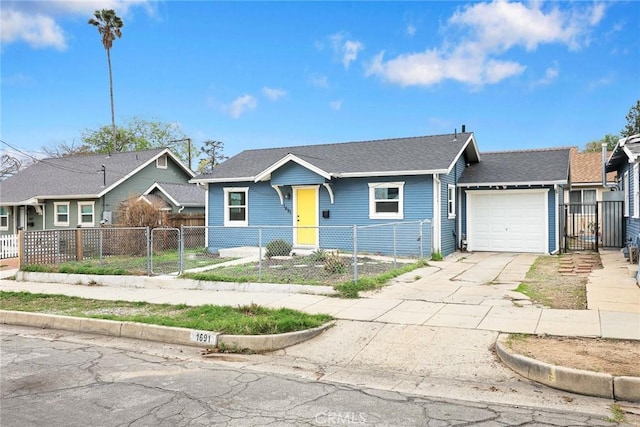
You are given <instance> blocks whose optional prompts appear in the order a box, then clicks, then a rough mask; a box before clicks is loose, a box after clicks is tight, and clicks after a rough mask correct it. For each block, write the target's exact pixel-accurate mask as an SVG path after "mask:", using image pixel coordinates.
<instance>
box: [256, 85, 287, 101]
mask: <svg viewBox="0 0 640 427" xmlns="http://www.w3.org/2000/svg"><path fill="white" fill-rule="evenodd" d="M262 93H263V94H264V95H265V96H266V97H267V98H269V99H270V100H272V101H277V100H278V99H280V98H282V97H284V96H287V92H286V91H284V90H282V89H275V88H271V87H266V86H265V87H263V88H262Z"/></svg>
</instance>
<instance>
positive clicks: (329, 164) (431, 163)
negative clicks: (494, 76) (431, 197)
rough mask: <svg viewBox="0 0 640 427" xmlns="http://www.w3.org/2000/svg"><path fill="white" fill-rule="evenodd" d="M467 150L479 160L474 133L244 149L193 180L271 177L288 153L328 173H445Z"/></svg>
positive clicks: (337, 174) (352, 174)
mask: <svg viewBox="0 0 640 427" xmlns="http://www.w3.org/2000/svg"><path fill="white" fill-rule="evenodd" d="M463 152H466V153H467V155H468V157H469V159H470V161H477V160H478V151H477V147H476V143H475V139H474V137H473V133H454V134H446V135H434V136H420V137H412V138H396V139H383V140H376V141H358V142H346V143H337V144H320V145H304V146H294V147H281V148H268V149H258V150H246V151H243V152H241V153H240V154H238V155H236V156H233V157H231V158H230V159H229V160H227V161H225V162H223V163H221V164H219V165H218V166H216V167H215V168H214V169H213V172H212V173H211V174H202V175H198V176H197V177H195V178H194V179H193V180H192V182H229V181H236V182H237V181H254V180H256V178H258V179H262V178H268V176H265V171H268V170H269V169H270V168H271V167H273V166H274V165H277V164H278V162H281V161H283V160H286V159H287V158H294V159H295V160H299V161H300V162H303V163H306V164H308V165H309V166H312V167H314V168H316V169H317V170H320V171H323V173H326V175H327V176H330V177H350V176H351V177H354V176H381V175H392V174H393V175H405V174H406V175H417V174H429V173H446V172H448V171H449V170H450V169H451V168H452V167H453V165H454V163H455V161H456V160H457V159H458V158H459V156H460V155H461V154H462V153H463ZM287 156H289V157H287ZM267 175H268V174H267ZM261 177H262V178H261Z"/></svg>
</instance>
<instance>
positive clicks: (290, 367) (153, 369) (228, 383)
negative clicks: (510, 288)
mask: <svg viewBox="0 0 640 427" xmlns="http://www.w3.org/2000/svg"><path fill="white" fill-rule="evenodd" d="M381 333H383V332H379V333H378V335H379V334H381ZM0 338H1V339H2V341H1V343H2V345H1V347H0V349H1V356H2V357H1V364H0V374H1V383H0V384H1V401H0V405H1V406H0V423H1V424H2V425H3V426H4V425H6V426H31V425H49V426H86V425H92V426H191V425H221V426H252V425H273V426H305V425H309V426H322V425H367V426H417V425H420V426H449V425H487V426H488V425H491V426H501V425H554V426H558V425H576V426H604V425H615V424H614V423H611V422H608V421H607V420H606V417H607V416H609V415H611V414H610V413H607V411H606V408H607V406H606V405H605V403H606V402H607V401H606V400H603V399H593V398H591V399H592V400H589V398H586V397H585V398H581V399H576V400H575V402H576V404H572V402H574V401H573V400H572V399H573V397H572V398H571V399H566V401H565V404H566V406H565V407H563V408H560V407H559V408H553V409H550V408H551V406H552V405H548V406H547V409H540V408H530V407H527V406H526V405H514V404H503V403H500V402H499V400H500V399H493V401H491V399H484V401H483V399H477V400H476V401H475V402H474V401H463V400H456V399H453V398H449V397H441V396H440V397H436V396H427V395H426V394H420V393H408V392H403V391H398V390H392V389H391V388H389V387H385V385H384V384H381V385H380V386H379V387H373V386H370V385H369V384H362V383H359V382H358V381H353V382H352V383H347V382H346V381H340V378H332V375H334V376H335V373H336V372H338V371H339V370H340V367H342V368H344V372H345V375H346V372H352V373H353V372H356V371H358V367H357V366H355V365H354V363H356V362H357V361H358V360H362V359H361V357H362V355H361V354H348V355H344V359H341V357H342V356H339V355H337V354H336V355H335V356H336V359H335V360H334V362H333V363H329V362H327V360H325V363H324V364H318V363H315V362H317V361H315V362H314V360H313V358H304V357H302V356H300V355H296V354H295V352H296V351H298V350H296V348H295V347H294V348H293V350H292V349H289V350H288V352H282V353H281V354H272V355H218V357H213V358H204V357H202V356H200V355H199V353H197V350H195V349H193V348H189V347H180V346H170V345H167V344H160V343H147V342H141V341H136V340H125V339H118V338H110V337H103V336H95V335H88V334H73V333H67V332H62V331H51V330H39V329H33V328H23V327H10V326H3V327H2V329H1V330H0ZM307 350H309V349H307ZM310 350H312V351H321V349H319V348H312V349H310ZM292 352H293V353H292ZM287 353H288V354H287ZM371 357H373V356H371ZM276 362H278V363H276ZM384 366H385V365H384V364H382V365H381V368H379V369H382V370H383V371H384V369H385V368H384ZM347 367H351V368H352V369H351V370H347V369H346V368H347ZM368 368H370V365H368V364H367V363H361V364H360V369H361V370H363V371H364V370H367V369H368ZM407 368H408V369H407V370H406V372H400V371H399V372H398V374H402V375H406V376H407V378H413V379H414V381H418V382H420V381H425V379H428V381H431V382H432V383H433V384H434V385H436V384H438V387H448V386H451V384H446V382H442V380H443V379H444V377H445V375H442V377H441V378H439V377H438V376H437V375H433V374H434V371H431V370H430V368H425V369H423V371H422V372H419V371H418V370H416V369H413V368H411V367H407ZM409 368H411V369H409ZM430 375H433V377H432V378H430V379H429V376H430ZM393 377H394V374H391V375H389V376H386V378H393ZM381 378H382V376H381ZM336 379H337V380H336ZM344 379H345V378H344V377H343V378H342V380H344ZM469 381H471V379H470V378H462V379H461V382H467V383H469ZM477 384H478V385H479V384H481V382H479V381H478V382H477ZM467 385H469V384H467ZM513 385H514V386H515V384H513ZM484 387H489V388H490V387H492V386H490V385H489V384H487V385H485V386H484ZM452 390H455V387H453V388H452ZM484 392H485V393H486V390H484ZM545 393H546V389H545ZM551 396H554V394H553V393H551ZM506 403H509V402H506Z"/></svg>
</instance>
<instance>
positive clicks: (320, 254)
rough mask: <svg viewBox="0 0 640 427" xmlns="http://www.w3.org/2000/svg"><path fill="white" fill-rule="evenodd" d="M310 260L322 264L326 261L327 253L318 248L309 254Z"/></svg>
mask: <svg viewBox="0 0 640 427" xmlns="http://www.w3.org/2000/svg"><path fill="white" fill-rule="evenodd" d="M311 259H312V260H314V261H315V262H324V260H325V259H327V253H326V252H325V250H324V249H322V248H318V249H316V250H315V251H313V252H312V253H311Z"/></svg>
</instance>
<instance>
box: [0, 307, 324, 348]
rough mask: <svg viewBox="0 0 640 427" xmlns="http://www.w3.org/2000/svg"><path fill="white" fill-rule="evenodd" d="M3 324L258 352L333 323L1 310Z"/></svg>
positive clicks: (303, 337) (290, 342)
mask: <svg viewBox="0 0 640 427" xmlns="http://www.w3.org/2000/svg"><path fill="white" fill-rule="evenodd" d="M0 324H7V325H18V326H32V327H36V328H43V329H62V330H65V331H72V332H85V333H91V334H100V335H108V336H113V337H122V338H135V339H140V340H147V341H158V342H164V343H168V344H180V345H190V346H197V347H208V348H211V347H218V348H225V349H233V350H235V351H250V352H255V353H260V352H266V351H274V350H279V349H282V348H285V347H289V346H292V345H295V344H298V343H301V342H303V341H306V340H308V339H311V338H313V337H315V336H316V335H319V334H320V333H322V332H324V331H325V330H326V329H328V328H330V327H331V326H333V324H334V322H328V323H325V324H324V325H321V326H318V327H316V328H311V329H305V330H302V331H296V332H285V333H282V334H271V335H227V334H219V333H217V332H211V331H200V330H194V329H187V328H175V327H169V326H160V325H151V324H146V323H135V322H121V321H118V320H105V319H89V318H84V317H71V316H60V315H55V314H42V313H30V312H23V311H9V310H0Z"/></svg>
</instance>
